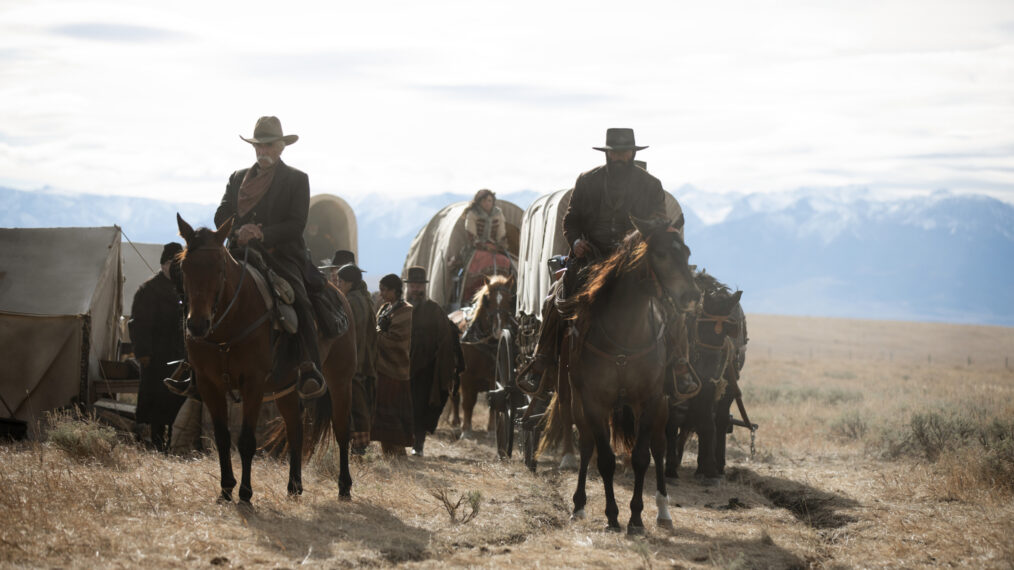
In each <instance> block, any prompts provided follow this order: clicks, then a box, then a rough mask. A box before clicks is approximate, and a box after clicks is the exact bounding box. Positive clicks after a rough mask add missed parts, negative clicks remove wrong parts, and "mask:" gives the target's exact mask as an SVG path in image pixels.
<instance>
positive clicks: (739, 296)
mask: <svg viewBox="0 0 1014 570" xmlns="http://www.w3.org/2000/svg"><path fill="white" fill-rule="evenodd" d="M742 298H743V292H742V291H736V292H735V293H733V294H732V300H733V301H734V302H735V303H738V302H739V300H740V299H742Z"/></svg>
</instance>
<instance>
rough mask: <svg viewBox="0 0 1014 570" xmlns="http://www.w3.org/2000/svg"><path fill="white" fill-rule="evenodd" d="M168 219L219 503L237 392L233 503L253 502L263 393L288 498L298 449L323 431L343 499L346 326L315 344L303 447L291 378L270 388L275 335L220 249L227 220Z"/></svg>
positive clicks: (350, 368)
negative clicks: (179, 240)
mask: <svg viewBox="0 0 1014 570" xmlns="http://www.w3.org/2000/svg"><path fill="white" fill-rule="evenodd" d="M176 220H177V224H178V225H179V230H180V235H181V236H182V237H183V239H184V240H185V241H186V249H185V250H184V251H183V253H182V254H180V255H181V258H182V263H181V264H180V267H181V269H182V271H183V285H184V288H185V290H186V292H187V296H188V306H187V307H186V311H187V313H186V346H187V354H188V357H189V359H190V363H191V365H192V366H193V368H194V372H195V374H196V376H195V377H196V378H197V389H198V392H199V393H200V395H201V398H202V399H203V400H204V403H205V405H207V406H208V410H209V411H210V412H211V418H212V423H213V425H214V430H215V445H216V447H218V460H219V466H220V468H221V494H220V496H219V500H220V501H232V491H233V489H234V488H235V486H236V479H235V477H234V476H233V470H232V459H231V449H230V442H231V439H230V437H229V424H228V412H227V405H226V399H227V398H228V397H233V398H235V394H236V393H238V394H239V398H240V399H241V401H242V403H243V423H242V428H241V431H240V435H239V441H238V443H237V448H238V450H239V456H240V462H241V464H242V480H241V482H240V487H239V499H240V501H242V502H245V503H248V502H249V501H250V498H251V496H253V487H252V486H251V483H250V466H251V463H252V460H253V456H254V452H255V451H256V447H257V445H256V440H255V436H254V429H255V428H256V425H257V417H258V414H259V412H260V407H261V402H262V401H263V400H265V396H264V394H265V392H273V394H272V395H270V396H269V397H268V399H274V400H275V401H276V403H277V405H278V411H279V412H280V413H281V416H282V418H283V420H284V422H285V438H286V440H287V444H288V449H289V482H288V493H289V495H293V496H295V495H300V494H302V492H303V483H302V460H303V458H304V457H303V456H304V454H303V449H304V443H305V444H307V453H306V457H307V458H309V456H310V455H311V454H312V453H313V451H314V449H315V447H317V445H319V444H320V443H321V441H322V439H323V436H324V434H325V433H326V432H327V431H328V429H329V427H330V429H332V430H333V431H334V434H335V438H336V440H337V442H338V446H339V448H340V460H339V461H340V475H339V480H338V489H339V496H340V497H342V498H345V499H348V498H350V497H351V489H352V476H351V474H350V472H349V464H348V452H349V414H350V400H351V386H352V375H353V373H354V371H355V369H356V350H355V332H354V330H353V329H352V328H351V327H350V328H349V330H348V331H346V332H345V333H344V334H343V335H340V336H338V337H335V338H332V339H323V338H320V355H321V362H322V368H323V369H322V372H323V374H324V378H325V381H326V384H327V388H328V394H327V395H325V396H322V397H321V398H318V399H317V400H316V401H314V402H313V403H311V404H310V405H311V406H312V407H313V410H311V414H309V415H312V419H311V420H310V422H311V423H310V425H309V426H308V427H309V432H308V433H306V434H305V440H304V430H303V418H302V410H301V406H300V400H299V398H298V396H297V394H296V391H295V386H296V380H297V371H296V370H295V369H293V370H292V371H291V372H289V373H288V374H287V375H286V377H285V379H284V382H283V383H282V384H281V385H274V384H273V383H272V368H273V364H274V362H273V348H274V347H273V344H274V343H273V340H274V339H275V336H274V335H275V334H276V333H274V332H273V330H272V323H271V318H270V312H271V308H270V307H268V306H267V305H266V304H265V302H264V298H263V297H262V296H261V294H260V293H259V292H258V291H257V288H256V285H255V284H254V282H253V279H252V278H247V275H246V274H247V272H249V271H251V269H250V268H248V267H247V266H246V264H245V263H240V262H239V261H237V260H236V259H235V258H234V257H233V256H232V255H231V254H230V253H229V250H228V249H226V247H225V246H224V245H223V244H224V243H225V240H226V238H227V237H228V236H229V234H230V232H231V231H232V219H231V218H230V219H229V220H227V221H226V222H225V223H224V224H222V226H221V227H220V228H218V229H217V230H215V231H212V230H210V229H207V228H200V229H198V230H194V229H193V228H192V227H191V226H190V224H188V223H187V222H186V221H184V220H183V218H182V217H180V215H179V214H177V215H176ZM339 298H340V299H341V301H342V303H343V305H344V307H345V310H346V311H347V314H352V312H351V309H350V308H349V306H348V301H346V300H345V298H344V296H341V295H340V293H339ZM329 424H330V426H329ZM278 431H279V432H280V431H281V430H278ZM275 437H276V438H279V439H280V438H281V437H282V436H281V434H280V433H276V434H275ZM270 443H271V442H269V445H270ZM276 443H279V444H280V442H276Z"/></svg>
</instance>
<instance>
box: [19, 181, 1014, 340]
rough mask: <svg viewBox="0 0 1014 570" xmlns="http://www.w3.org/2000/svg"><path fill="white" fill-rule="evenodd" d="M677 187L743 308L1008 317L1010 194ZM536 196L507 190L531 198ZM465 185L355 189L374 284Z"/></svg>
mask: <svg viewBox="0 0 1014 570" xmlns="http://www.w3.org/2000/svg"><path fill="white" fill-rule="evenodd" d="M673 194H674V195H675V196H676V197H677V198H678V199H679V200H680V202H681V204H682V205H683V207H684V210H685V213H686V218H687V221H686V237H687V242H688V244H689V245H690V247H691V249H692V250H693V255H692V257H691V261H692V262H693V263H695V264H697V265H698V266H699V267H703V268H706V269H707V270H708V271H709V272H711V273H713V274H714V275H715V276H716V277H718V278H719V279H721V280H722V281H724V282H726V283H728V284H729V285H730V286H734V287H737V288H741V289H743V290H744V292H745V293H744V297H743V304H744V307H745V308H746V309H747V311H748V312H750V311H753V312H764V313H776V314H790V315H814V316H831V317H850V318H874V319H892V320H930V321H946V322H964V323H977V324H995V325H1004V326H1014V295H1012V294H1011V291H1012V290H1014V264H1012V263H1011V261H1012V260H1014V206H1012V205H1010V204H1007V203H1005V202H1001V201H999V200H995V199H993V198H989V197H985V196H979V195H954V194H951V193H948V192H946V191H938V192H935V193H933V194H930V195H927V196H918V197H911V198H905V199H896V200H878V199H876V198H875V197H874V196H873V195H872V193H871V192H869V191H868V190H866V189H863V188H844V189H823V188H822V189H809V188H803V189H799V190H796V191H793V192H786V193H780V194H738V195H737V194H725V195H719V194H709V193H706V192H702V191H700V190H698V189H696V188H694V187H692V186H684V187H682V188H680V189H677V190H675V191H674V192H673ZM539 195H540V193H538V192H534V191H530V190H526V191H521V192H514V193H501V194H499V197H500V198H501V199H505V200H509V201H511V202H513V203H515V204H517V205H518V206H520V207H521V208H526V207H528V205H530V204H531V202H532V201H533V200H534V199H535V198H537V197H538V196H539ZM470 198H471V195H465V194H452V193H445V194H440V195H433V196H422V197H410V198H399V199H397V200H391V199H390V198H389V197H385V196H379V195H367V196H363V197H359V198H352V199H348V201H349V203H350V205H351V206H352V207H353V209H354V210H355V212H356V219H357V224H358V226H359V259H360V261H361V263H360V264H361V265H362V266H363V267H364V268H365V269H366V270H367V271H368V274H367V280H368V282H369V283H371V285H372V286H375V284H376V281H377V280H379V278H380V277H381V276H383V275H384V274H386V273H400V272H401V269H402V264H403V263H404V259H405V255H406V253H407V251H408V246H409V244H410V243H411V241H412V238H413V237H415V235H416V233H417V232H418V231H419V229H420V228H421V227H422V226H423V225H425V224H426V222H427V221H429V219H430V218H431V217H432V216H433V214H435V213H436V212H437V211H438V210H439V209H440V208H442V207H444V206H446V205H448V204H450V203H453V202H457V201H462V200H468V199H470ZM0 199H2V200H3V201H4V203H5V204H6V205H7V208H5V209H4V211H3V212H2V213H0V226H3V227H46V226H101V225H112V224H116V225H119V226H121V227H122V228H123V229H124V233H125V235H126V236H127V237H129V238H130V239H131V240H133V241H138V242H154V243H161V242H165V241H170V240H179V238H178V237H176V235H175V234H176V224H175V214H176V212H177V211H179V212H180V213H181V214H182V215H183V216H184V217H185V218H186V219H187V220H188V221H190V222H191V223H192V224H194V225H211V218H212V216H213V214H214V210H215V205H213V204H193V203H173V202H170V201H161V200H153V199H147V198H133V197H118V196H96V195H60V194H52V193H47V192H22V191H17V190H11V189H6V188H0Z"/></svg>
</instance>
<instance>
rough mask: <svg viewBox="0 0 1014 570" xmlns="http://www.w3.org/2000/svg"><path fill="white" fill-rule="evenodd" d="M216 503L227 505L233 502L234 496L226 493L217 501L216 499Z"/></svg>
mask: <svg viewBox="0 0 1014 570" xmlns="http://www.w3.org/2000/svg"><path fill="white" fill-rule="evenodd" d="M215 502H216V503H218V504H219V505H224V504H225V503H231V502H232V495H226V494H225V493H222V494H221V495H219V496H218V498H217V499H215Z"/></svg>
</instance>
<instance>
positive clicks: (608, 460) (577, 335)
mask: <svg viewBox="0 0 1014 570" xmlns="http://www.w3.org/2000/svg"><path fill="white" fill-rule="evenodd" d="M631 221H632V222H633V224H634V228H635V231H633V232H631V234H630V235H628V236H627V238H626V239H625V240H624V242H623V243H622V244H621V245H620V247H619V248H618V249H617V251H616V252H615V253H614V254H613V255H612V256H610V257H609V258H608V259H606V260H605V261H604V262H602V263H600V264H598V265H595V266H593V267H592V268H591V271H590V273H589V277H588V281H587V283H586V285H585V286H584V287H583V288H582V289H581V290H580V291H579V292H578V293H577V295H576V296H575V299H574V301H575V303H576V306H577V312H576V314H575V316H574V317H573V320H572V327H571V331H570V334H571V336H572V338H573V341H572V342H571V346H570V363H569V368H570V374H569V381H570V388H571V401H570V406H571V410H572V412H573V418H574V421H575V423H576V425H577V428H578V432H579V443H578V448H579V450H580V456H581V460H580V467H579V470H578V481H577V489H576V491H575V492H574V512H573V518H575V519H581V518H584V516H585V512H584V509H585V504H586V503H587V495H586V493H585V483H586V480H587V477H588V464H589V462H590V461H591V457H592V452H593V451H597V452H598V471H599V474H600V475H601V476H602V484H603V486H604V487H605V498H606V518H607V520H608V523H607V529H608V530H613V531H619V530H620V524H619V521H618V520H617V516H618V515H619V509H618V508H617V506H616V499H615V497H614V494H613V474H614V472H615V470H616V455H615V453H614V452H613V448H612V446H611V445H610V435H612V440H613V442H614V443H616V444H617V445H622V446H627V447H630V446H632V453H631V464H632V466H633V469H634V493H633V497H632V498H631V500H630V521H629V523H628V525H627V532H628V533H629V534H642V533H643V532H644V523H643V522H642V520H641V512H642V511H643V509H644V503H643V499H642V494H643V488H644V476H645V473H646V472H647V470H648V465H649V463H650V461H651V458H652V457H654V459H655V464H656V477H655V479H656V482H657V489H656V494H655V500H656V505H657V506H658V517H657V519H656V520H657V524H658V525H659V526H663V527H670V528H671V527H672V517H671V516H670V514H669V509H668V493H667V492H666V482H665V477H664V475H663V462H664V459H665V444H666V438H665V426H666V420H667V418H668V413H669V407H668V403H667V398H666V397H665V388H664V384H665V382H666V381H667V370H668V369H669V364H670V363H671V362H673V361H674V360H675V359H676V358H678V357H685V356H686V355H685V354H681V353H684V352H685V349H684V350H681V349H680V348H679V345H680V343H670V342H668V339H670V338H673V337H676V338H680V337H682V338H683V339H684V340H685V334H686V332H685V330H684V327H685V318H684V317H683V313H684V312H685V311H687V310H688V309H689V308H690V307H692V306H693V305H694V303H695V302H696V301H697V299H698V298H699V297H700V293H699V292H698V290H697V289H696V288H695V286H694V281H693V275H692V274H691V271H690V268H689V265H688V258H689V256H690V249H689V248H688V247H687V246H686V244H685V243H684V242H683V239H682V236H681V235H680V233H679V232H678V231H677V229H676V228H678V227H680V225H681V222H680V221H678V222H677V223H676V224H675V225H670V224H669V222H668V221H666V220H658V221H655V220H653V221H645V220H637V219H634V218H631ZM684 345H685V343H684ZM556 405H557V406H561V405H566V402H562V400H560V399H557V404H556ZM561 417H562V415H561V414H556V413H553V414H549V416H548V419H547V422H554V421H560V420H559V418H561ZM546 431H547V432H551V431H553V427H552V425H547V427H546ZM649 452H650V454H649Z"/></svg>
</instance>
